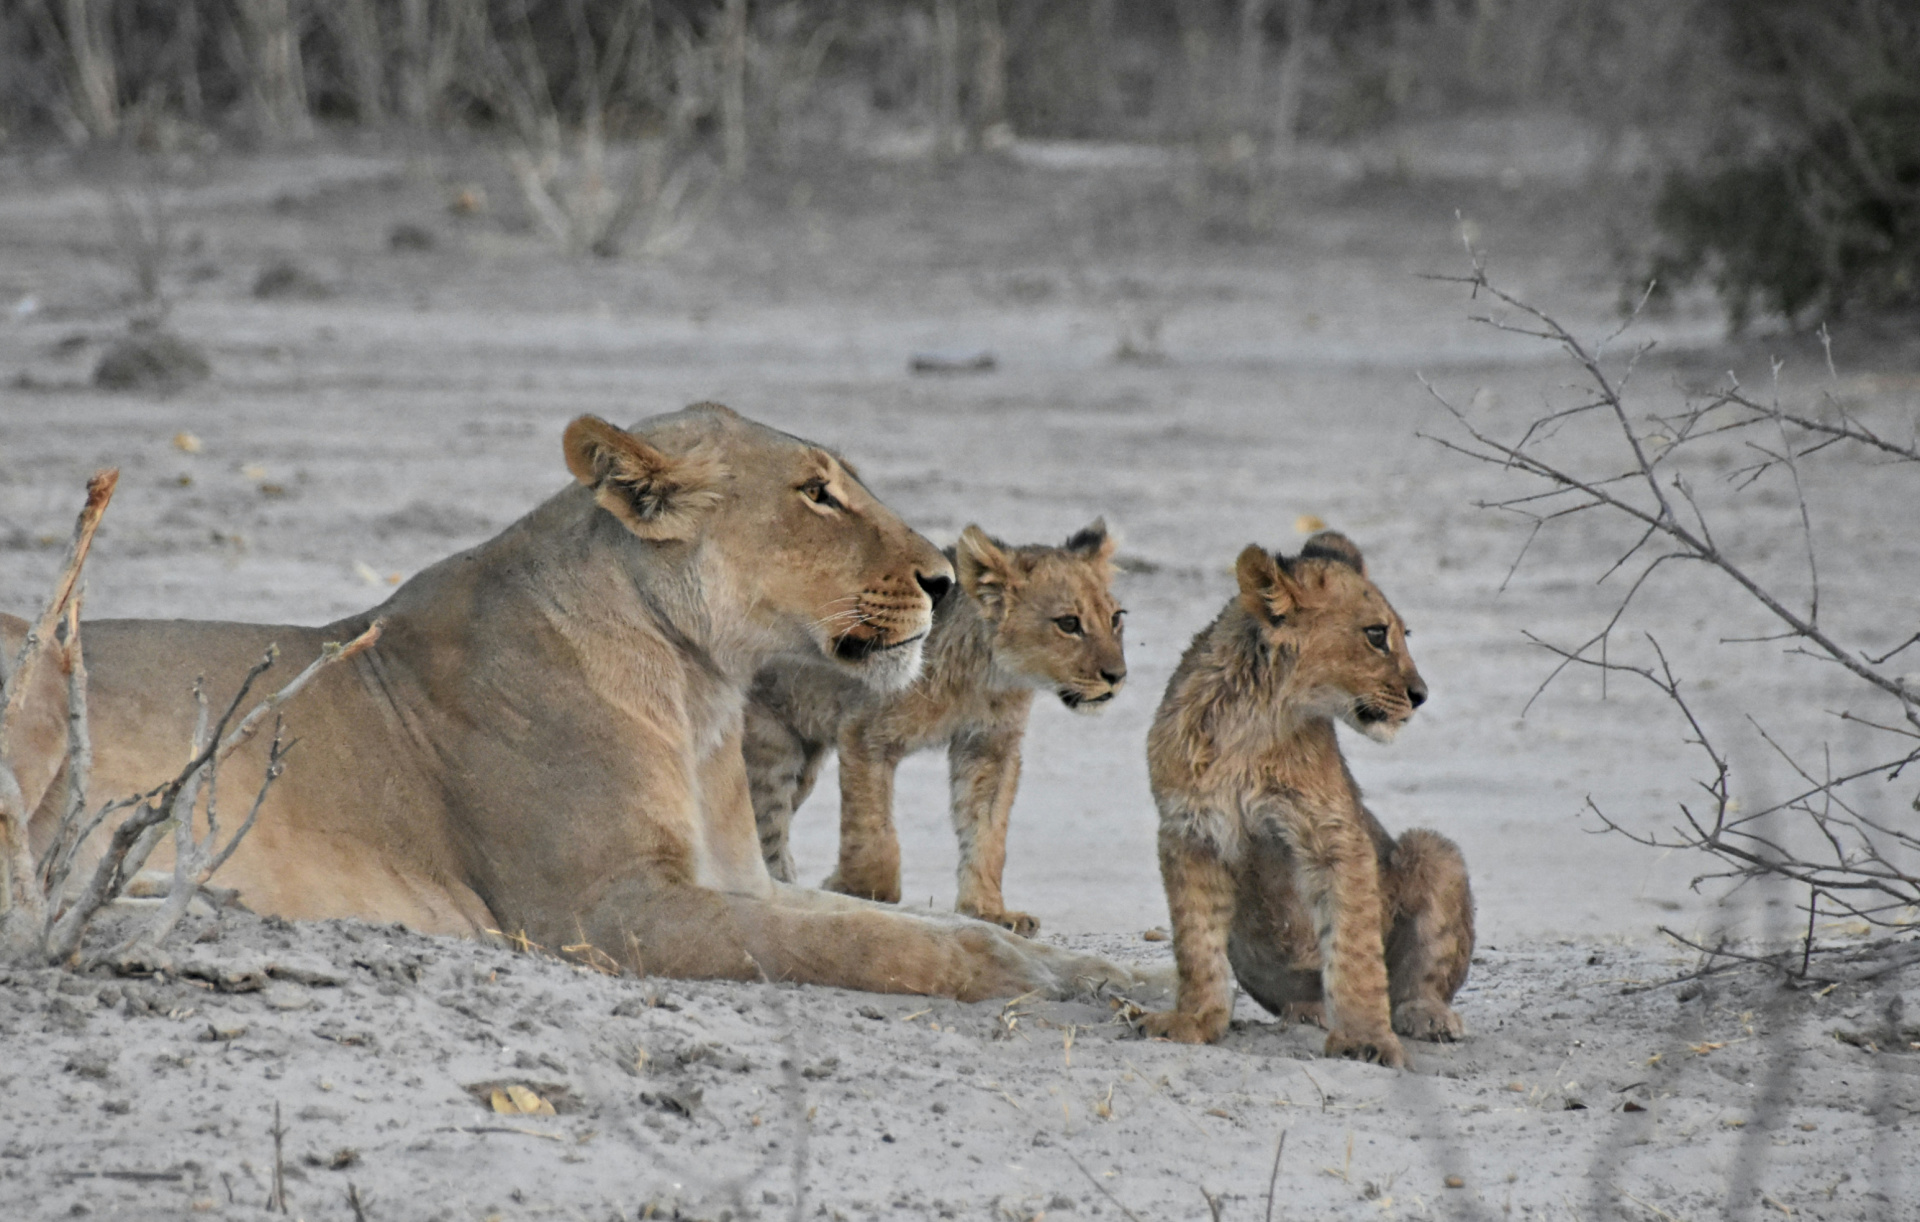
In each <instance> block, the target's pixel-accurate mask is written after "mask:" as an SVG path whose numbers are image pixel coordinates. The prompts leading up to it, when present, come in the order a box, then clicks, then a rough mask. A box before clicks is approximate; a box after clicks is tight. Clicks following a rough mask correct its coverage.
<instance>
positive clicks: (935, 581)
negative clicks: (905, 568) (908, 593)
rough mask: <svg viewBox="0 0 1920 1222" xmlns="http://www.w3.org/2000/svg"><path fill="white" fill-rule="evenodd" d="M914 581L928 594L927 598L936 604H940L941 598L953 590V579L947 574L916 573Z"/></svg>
mask: <svg viewBox="0 0 1920 1222" xmlns="http://www.w3.org/2000/svg"><path fill="white" fill-rule="evenodd" d="M913 579H914V580H915V581H917V582H919V583H920V588H921V589H923V590H925V591H926V592H927V597H928V598H931V599H932V600H933V601H935V602H939V601H940V598H941V596H942V595H944V594H945V593H946V592H947V591H948V590H951V589H952V588H953V578H951V577H949V576H947V575H946V574H945V573H919V572H916V573H915V574H914V575H913Z"/></svg>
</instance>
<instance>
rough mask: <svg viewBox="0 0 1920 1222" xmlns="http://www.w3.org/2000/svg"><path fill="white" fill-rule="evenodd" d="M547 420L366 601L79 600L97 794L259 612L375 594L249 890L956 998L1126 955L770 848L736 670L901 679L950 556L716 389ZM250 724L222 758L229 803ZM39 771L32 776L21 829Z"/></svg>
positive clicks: (150, 760) (233, 664)
mask: <svg viewBox="0 0 1920 1222" xmlns="http://www.w3.org/2000/svg"><path fill="white" fill-rule="evenodd" d="M564 447H565V454H566V461H567V466H568V469H569V470H571V471H572V473H573V475H574V478H575V481H576V482H575V483H574V484H573V485H571V486H569V487H568V488H567V489H566V490H565V491H563V492H561V493H559V494H558V495H556V496H554V497H553V498H551V499H550V500H548V501H547V502H546V503H545V504H543V505H540V506H539V507H537V508H536V509H534V510H533V511H532V512H531V513H529V514H528V515H527V516H526V517H524V518H522V519H521V520H520V521H519V522H517V523H515V524H514V525H512V526H510V527H508V528H507V529H506V530H505V531H503V532H502V533H501V534H500V535H499V536H498V537H496V538H494V539H492V540H490V541H488V542H486V543H483V544H481V545H480V546H478V547H476V548H474V549H472V550H471V551H467V552H463V553H461V554H459V555H456V556H453V557H450V558H448V559H446V560H443V561H441V562H440V563H438V564H436V565H433V566H432V567H431V568H428V569H426V570H425V571H423V572H421V573H420V574H419V575H418V576H416V577H414V578H413V579H412V580H411V581H409V582H407V583H406V584H405V585H403V586H402V587H400V589H399V590H398V591H397V592H395V594H394V596H393V597H392V598H391V599H389V600H388V601H387V602H386V603H385V604H384V605H382V606H380V607H377V608H375V609H374V610H372V611H370V612H368V613H366V614H365V615H359V616H354V617H352V618H350V619H347V620H343V621H340V622H338V623H335V624H331V625H328V626H326V627H324V628H291V627H285V626H267V625H255V624H231V623H192V622H185V621H137V620H133V621H129V620H121V621H114V620H106V621H100V622H95V623H91V624H89V625H88V626H87V628H86V632H85V634H84V642H85V648H86V651H87V659H88V663H89V666H90V669H91V671H92V700H91V705H92V715H93V742H94V750H95V762H94V775H93V783H92V789H93V792H95V793H100V794H124V793H133V792H136V791H139V790H142V789H144V788H145V787H147V786H150V785H152V784H154V783H155V782H156V781H159V780H161V779H163V778H165V777H167V776H170V775H171V774H172V773H173V771H174V770H175V769H177V767H178V766H179V759H180V755H181V752H182V750H183V749H184V746H185V744H186V743H187V742H188V741H189V732H190V729H191V726H192V723H193V716H194V705H193V702H192V699H191V697H190V692H191V690H192V685H193V680H194V676H196V675H201V674H204V675H206V676H207V678H208V680H209V692H208V696H209V699H210V701H211V702H212V703H213V704H214V707H219V706H220V705H221V704H223V703H224V702H225V701H226V700H227V699H228V697H229V694H230V692H231V691H232V689H233V687H234V685H235V684H236V683H237V682H238V680H239V678H240V676H241V675H242V674H243V673H244V672H245V671H246V669H247V667H248V666H249V664H251V663H252V662H253V661H254V660H256V659H257V658H259V656H260V655H261V654H262V652H263V651H264V650H265V649H266V648H267V646H268V644H269V643H270V642H277V643H278V644H279V647H280V651H281V657H282V658H283V660H284V663H285V664H286V665H288V666H289V667H290V668H292V669H298V668H299V667H301V666H303V665H304V664H305V663H306V662H308V661H309V660H311V659H312V658H313V657H314V656H316V655H317V653H318V652H319V650H320V647H321V644H322V643H323V642H326V641H341V640H346V639H348V638H351V637H353V636H355V635H356V634H358V633H359V632H360V631H361V629H363V628H364V627H366V626H367V625H368V624H369V623H371V622H372V621H373V620H375V619H376V618H377V619H379V620H381V621H383V622H384V624H385V631H384V634H383V635H382V636H381V638H380V640H379V642H378V643H377V644H376V645H374V646H373V647H372V648H371V649H369V650H368V651H367V652H365V653H364V654H362V655H360V656H359V657H357V658H354V659H353V660H352V661H351V662H349V663H345V664H342V665H338V666H334V667H332V668H330V669H328V670H327V671H326V672H324V673H323V674H322V675H321V676H320V677H319V678H318V679H316V680H315V681H314V683H313V685H312V686H311V687H310V688H309V689H308V690H307V691H306V692H305V693H304V694H303V695H301V696H300V698H299V699H298V700H296V701H295V702H293V703H292V704H291V705H289V706H288V710H287V732H288V736H289V737H290V738H295V739H298V740H299V747H298V749H297V751H296V752H295V753H294V755H293V756H292V758H291V760H290V763H289V766H288V769H287V772H286V775H285V776H284V777H282V778H281V779H280V781H279V783H278V784H276V785H274V786H273V788H272V789H271V790H270V791H269V792H268V795H267V798H266V805H265V807H264V809H263V810H262V812H261V814H260V817H259V823H258V825H257V826H256V827H255V828H254V830H253V834H252V835H251V836H249V837H248V838H247V839H246V841H244V842H243V843H242V845H241V846H240V850H239V852H238V853H237V854H236V855H235V856H234V858H233V859H232V860H231V861H230V862H229V863H228V864H227V866H226V867H225V869H224V870H223V871H222V873H221V874H220V875H219V878H218V881H219V882H220V883H221V884H222V885H225V886H229V887H237V888H238V889H239V890H240V893H241V896H242V899H243V902H245V903H247V904H248V905H250V906H251V907H253V908H254V909H256V910H257V911H261V912H269V913H278V914H280V915H283V916H288V917H309V918H311V917H361V918H365V919H369V920H378V921H403V922H405V923H407V924H408V925H410V926H413V927H414V928H416V929H420V930H424V931H430V932H451V933H463V934H474V933H478V932H480V931H484V930H489V929H492V930H502V931H506V932H507V933H509V934H515V935H518V934H524V935H525V936H526V937H528V938H531V939H532V940H533V941H535V942H538V943H541V944H543V945H545V946H548V947H553V948H562V947H581V946H582V945H583V944H587V945H591V946H593V947H596V948H598V949H599V950H600V951H603V952H605V953H607V954H610V955H612V956H614V957H615V958H616V959H618V960H619V961H621V962H622V963H624V964H625V965H626V966H628V967H630V968H632V969H633V970H635V971H645V972H651V973H655V974H658V975H667V976H682V977H722V978H732V979H771V980H792V981H807V982H813V983H819V984H832V985H840V986H843V987H847V988H856V989H869V990H874V991H880V992H913V993H929V994H943V995H948V996H953V997H960V998H981V997H993V996H1005V995H1010V994H1018V993H1022V992H1025V991H1027V990H1029V989H1040V990H1043V991H1046V992H1048V993H1053V994H1061V993H1067V992H1072V991H1075V990H1077V989H1080V988H1084V987H1086V986H1088V985H1089V984H1092V983H1094V982H1096V981H1102V980H1104V981H1114V982H1125V981H1128V980H1129V979H1131V975H1132V974H1131V973H1130V972H1128V971H1127V970H1126V969H1123V968H1118V967H1115V966H1113V965H1111V964H1108V963H1106V962H1104V961H1102V960H1099V959H1095V958H1090V957H1086V956H1081V955H1074V954H1069V953H1067V952H1065V951H1061V950H1059V949H1056V948H1052V947H1047V946H1041V945H1038V944H1035V943H1030V942H1027V941H1025V940H1023V939H1020V938H1017V937H1015V936H1013V935H1012V934H1009V933H1007V932H1006V931H1004V930H1001V929H998V928H995V927H994V926H991V925H988V924H985V923H983V922H978V921H970V920H966V919H964V918H961V917H957V916H935V915H932V914H929V915H924V916H922V915H913V914H909V913H904V912H901V911H898V910H896V909H890V908H885V907H882V906H879V905H874V904H869V903H865V902H862V901H858V900H854V899H850V898H847V897H844V896H838V895H830V894H826V893H822V892H816V891H810V890H804V889H801V888H796V887H790V886H785V885H779V884H775V883H774V882H773V881H772V880H770V879H769V878H768V876H767V871H766V866H765V864H764V863H763V861H762V859H761V856H760V840H759V837H758V835H756V833H755V830H754V821H753V806H752V803H751V802H750V801H749V799H748V794H747V778H746V772H745V770H744V768H743V766H742V763H741V753H740V739H741V718H742V705H743V703H744V701H745V694H746V689H747V686H748V684H749V683H750V682H751V681H752V679H753V676H754V674H755V673H756V672H758V671H759V669H760V668H761V667H762V666H764V665H766V664H767V663H768V662H770V661H772V660H774V659H776V658H780V657H788V656H793V655H807V656H810V657H814V658H824V659H828V660H829V661H830V662H831V663H832V664H834V665H837V666H839V667H841V668H843V669H844V670H845V671H846V673H848V674H851V675H857V676H859V677H860V678H861V679H862V680H863V681H865V682H869V683H873V684H875V685H876V686H881V687H889V688H891V687H898V686H900V685H902V684H904V683H906V682H909V681H911V680H912V678H913V677H914V675H915V674H916V673H917V672H918V670H919V656H920V652H921V648H922V644H923V642H924V640H925V638H926V634H927V629H928V626H929V624H930V622H931V619H932V610H933V603H934V600H935V599H936V598H937V597H939V596H940V595H941V594H943V593H944V592H945V591H946V589H947V588H948V586H949V585H950V584H951V582H952V569H951V567H950V566H949V565H948V563H947V561H946V558H945V557H944V556H942V555H941V554H940V553H939V551H937V550H936V549H935V548H934V547H933V546H932V544H930V543H928V542H927V541H926V540H925V539H922V538H921V537H920V536H919V535H917V534H915V533H914V532H913V531H911V530H909V529H908V528H907V527H906V525H905V524H904V523H902V522H901V521H900V519H899V518H897V517H896V516H894V514H893V513H892V512H891V511H890V510H888V509H887V508H886V506H884V505H882V504H881V503H880V502H879V501H877V500H876V499H875V498H874V497H873V495H872V494H871V493H869V492H868V491H867V489H866V488H865V487H864V486H863V485H862V484H861V483H860V480H859V478H858V477H857V476H856V475H855V473H854V472H853V470H852V469H851V468H850V467H849V466H848V465H847V464H846V463H845V462H844V461H842V460H841V459H840V458H839V457H837V456H836V455H835V454H833V453H832V452H831V451H828V450H825V449H822V448H821V447H819V446H816V445H813V444H811V443H809V442H806V441H802V440H800V439H798V438H795V437H791V436H788V435H786V434H784V433H780V432H776V431H775V430H773V429H770V428H767V427H765V426H763V425H760V424H756V423H754V422H752V421H750V420H746V419H744V418H742V417H740V416H738V415H736V414H735V413H733V412H732V411H729V410H728V409H726V408H724V407H720V406H717V405H714V404H700V405H696V406H694V407H690V408H687V409H686V410H684V411H681V412H677V413H674V414H672V415H667V416H660V417H656V418H654V419H650V420H647V421H644V422H643V423H641V424H640V425H638V426H636V427H635V428H634V429H633V430H631V431H627V430H622V429H619V428H616V427H614V426H613V425H610V424H608V423H606V422H605V421H603V420H599V419H596V418H594V417H592V416H582V417H580V418H579V419H577V420H575V421H574V422H573V423H572V424H570V425H569V426H568V427H567V430H566V435H565V438H564ZM4 627H5V635H6V638H7V648H9V649H12V648H15V647H17V644H18V641H19V637H20V632H21V630H22V628H23V625H21V624H20V622H19V621H18V620H8V621H7V622H6V624H5V625H4ZM262 737H264V736H262ZM264 753H265V744H264V743H259V742H256V743H254V744H252V745H250V746H249V747H248V748H246V749H244V751H243V752H242V753H241V754H236V755H235V756H234V757H233V758H232V760H230V761H229V763H228V764H227V766H225V767H223V768H222V770H221V773H220V778H219V780H220V791H221V800H222V802H223V805H224V806H225V808H226V809H228V810H235V809H239V810H245V809H246V803H247V801H249V800H250V799H251V797H252V795H253V792H254V790H255V789H256V788H257V787H258V786H259V784H260V780H261V772H262V768H263V766H264ZM63 788H64V787H63V786H62V785H60V784H57V783H50V782H46V783H43V790H44V794H45V797H44V800H43V801H42V803H41V806H40V809H39V812H38V814H37V816H36V824H35V830H36V832H37V833H38V834H39V835H40V836H41V837H42V838H43V842H44V836H45V835H46V834H47V833H48V832H49V831H50V824H51V820H52V818H53V816H54V813H55V812H54V807H56V806H57V805H58V804H59V798H58V795H59V794H60V792H61V791H62V789H63ZM28 797H29V801H32V800H34V795H29V796H28Z"/></svg>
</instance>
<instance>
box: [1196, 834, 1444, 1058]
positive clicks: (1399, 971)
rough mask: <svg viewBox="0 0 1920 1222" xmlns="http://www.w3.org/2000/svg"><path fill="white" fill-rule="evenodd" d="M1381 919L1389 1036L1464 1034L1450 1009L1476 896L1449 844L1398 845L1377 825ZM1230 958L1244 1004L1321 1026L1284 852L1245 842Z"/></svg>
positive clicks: (1312, 967) (1303, 914)
mask: <svg viewBox="0 0 1920 1222" xmlns="http://www.w3.org/2000/svg"><path fill="white" fill-rule="evenodd" d="M1369 830H1371V831H1374V832H1375V836H1374V842H1375V847H1376V848H1377V849H1378V850H1379V854H1380V875H1381V878H1380V882H1381V889H1382V890H1383V891H1384V893H1385V894H1384V897H1383V898H1384V900H1385V903H1384V904H1383V905H1382V906H1383V908H1384V910H1385V913H1386V916H1387V922H1386V929H1385V930H1384V933H1385V950H1386V961H1387V996H1388V1001H1389V1003H1390V1005H1391V1006H1392V1011H1393V1029H1394V1030H1395V1031H1396V1032H1398V1033H1399V1034H1401V1035H1409V1036H1412V1037H1414V1038H1416V1039H1423V1040H1435V1041H1447V1040H1457V1039H1459V1038H1461V1037H1462V1036H1463V1035H1465V1034H1466V1026H1465V1024H1464V1023H1462V1022H1461V1020H1460V1016H1459V1015H1458V1014H1457V1013H1455V1011H1454V1010H1453V1007H1452V1005H1451V1002H1452V1000H1453V996H1454V994H1455V993H1458V992H1459V991H1460V986H1461V985H1462V984H1464V983H1466V979H1467V970H1468V967H1469V966H1470V964H1471V963H1472V959H1473V891H1472V889H1471V887H1470V886H1469V885H1468V882H1467V864H1466V860H1465V859H1464V858H1463V857H1462V856H1461V854H1460V850H1459V848H1458V847H1457V846H1455V845H1454V843H1453V842H1452V841H1451V840H1448V839H1447V838H1446V837H1444V836H1441V835H1439V834H1438V833H1436V832H1431V831H1428V830H1426V829H1424V828H1415V829H1413V830H1411V831H1408V832H1407V833H1405V834H1404V835H1402V836H1401V837H1400V839H1399V841H1398V842H1395V841H1394V840H1393V839H1392V838H1390V837H1388V836H1387V835H1386V833H1385V831H1384V830H1380V829H1379V827H1378V824H1377V823H1375V824H1372V825H1371V826H1370V829H1369ZM1236 882H1237V887H1236V891H1235V907H1234V917H1233V933H1232V936H1231V937H1230V938H1229V940H1228V942H1227V957H1228V959H1229V960H1230V961H1231V962H1232V964H1233V973H1234V976H1235V977H1236V978H1237V979H1238V980H1239V982H1240V987H1241V988H1244V989H1245V990H1246V991H1247V995H1248V996H1249V997H1251V998H1253V999H1254V1000H1255V1001H1257V1002H1259V1003H1260V1005H1261V1006H1262V1007H1264V1008H1265V1009H1266V1010H1267V1011H1268V1012H1269V1013H1272V1014H1275V1015H1278V1016H1279V1017H1281V1018H1285V1019H1293V1020H1297V1021H1304V1022H1313V1023H1318V1024H1320V1025H1323V1026H1324V1025H1325V1013H1324V1008H1323V1004H1322V999H1321V994H1320V952H1319V947H1318V946H1317V944H1316V943H1315V941H1314V938H1313V935H1312V932H1311V931H1312V925H1311V919H1310V917H1309V915H1308V913H1307V907H1306V903H1305V901H1304V900H1303V898H1302V897H1301V895H1300V893H1299V891H1298V889H1297V888H1296V886H1295V882H1294V868H1293V862H1292V857H1291V855H1290V854H1289V852H1288V850H1287V848H1286V846H1285V844H1283V843H1281V842H1280V841H1278V840H1275V839H1270V838H1267V837H1257V838H1255V839H1253V840H1252V841H1250V842H1249V844H1248V851H1247V856H1246V858H1245V860H1244V862H1243V864H1242V867H1241V870H1240V873H1239V876H1238V878H1237V880H1236Z"/></svg>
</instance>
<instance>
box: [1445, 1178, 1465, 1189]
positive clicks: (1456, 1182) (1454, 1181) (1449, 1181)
mask: <svg viewBox="0 0 1920 1222" xmlns="http://www.w3.org/2000/svg"><path fill="white" fill-rule="evenodd" d="M1441 1183H1443V1184H1445V1185H1446V1186H1447V1187H1449V1188H1465V1187H1466V1186H1467V1181H1465V1180H1463V1179H1461V1178H1460V1177H1459V1176H1457V1175H1449V1176H1448V1177H1447V1178H1446V1179H1444V1180H1442V1181H1441Z"/></svg>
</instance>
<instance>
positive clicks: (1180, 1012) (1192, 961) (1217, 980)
mask: <svg viewBox="0 0 1920 1222" xmlns="http://www.w3.org/2000/svg"><path fill="white" fill-rule="evenodd" d="M1160 878H1161V881H1162V882H1164V883H1165V884H1166V888H1167V911H1168V915H1170V916H1171V917H1172V918H1173V958H1174V963H1175V964H1176V965H1177V966H1178V968H1179V971H1180V987H1179V992H1178V994H1177V996H1176V999H1175V1001H1174V1008H1173V1009H1171V1010H1163V1011H1159V1012H1157V1013H1151V1014H1145V1015H1142V1016H1141V1018H1140V1020H1139V1025H1140V1029H1141V1030H1142V1031H1144V1032H1146V1033H1147V1034H1148V1035H1158V1036H1165V1037H1166V1038H1167V1039H1170V1040H1178V1041H1179V1042H1181V1043H1183V1044H1208V1043H1212V1042H1213V1041H1214V1040H1217V1039H1219V1038H1220V1037H1221V1036H1222V1035H1225V1034H1226V1032H1227V1022H1228V1020H1229V1019H1231V1018H1232V1017H1233V984H1232V973H1231V969H1230V968H1229V967H1228V964H1227V932H1228V928H1229V926H1230V925H1231V924H1232V922H1233V874H1232V871H1231V870H1230V869H1229V868H1228V865H1227V863H1226V862H1225V861H1224V860H1223V859H1222V858H1221V856H1220V853H1219V850H1218V849H1217V848H1216V847H1215V846H1214V845H1212V844H1207V843H1202V842H1200V841H1196V840H1193V839H1190V838H1188V837H1186V836H1183V835H1181V834H1180V833H1179V832H1178V831H1169V830H1167V829H1166V828H1164V827H1163V828H1162V829H1161V833H1160Z"/></svg>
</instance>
